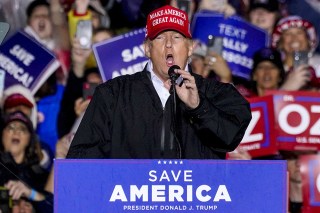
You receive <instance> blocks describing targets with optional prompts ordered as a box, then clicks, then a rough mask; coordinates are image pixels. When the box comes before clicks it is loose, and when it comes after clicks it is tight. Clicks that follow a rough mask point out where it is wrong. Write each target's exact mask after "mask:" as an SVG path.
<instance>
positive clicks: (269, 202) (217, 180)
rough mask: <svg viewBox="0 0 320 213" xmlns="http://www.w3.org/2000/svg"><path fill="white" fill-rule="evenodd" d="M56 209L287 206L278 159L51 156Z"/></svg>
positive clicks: (109, 212) (110, 211) (108, 212)
mask: <svg viewBox="0 0 320 213" xmlns="http://www.w3.org/2000/svg"><path fill="white" fill-rule="evenodd" d="M54 186H55V189H54V190H55V194H54V200H55V203H54V210H55V212H56V213H64V212H66V213H67V212H68V213H70V212H77V213H79V212H86V213H87V212H90V213H95V212H97V213H101V212H104V213H117V212H121V213H122V212H126V213H128V212H136V213H138V212H139V213H140V212H170V213H172V212H190V213H193V212H224V213H225V212H232V213H234V212H237V213H242V212H245V213H247V212H251V213H255V212H257V213H258V212H259V213H262V212H268V213H269V212H287V206H288V187H287V164H286V161H282V160H250V161H249V160H248V161H244V160H175V159H172V160H120V159H119V160H118V159H117V160H114V159H112V160H97V159H90V160H78V159H77V160H76V159H60V160H56V161H55V178H54Z"/></svg>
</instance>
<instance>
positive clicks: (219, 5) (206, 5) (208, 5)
mask: <svg viewBox="0 0 320 213" xmlns="http://www.w3.org/2000/svg"><path fill="white" fill-rule="evenodd" d="M198 10H199V11H203V10H204V11H205V10H207V11H215V12H219V13H223V14H224V15H225V16H226V17H229V16H232V15H234V14H236V10H235V8H234V7H233V6H232V5H231V4H229V1H228V0H219V1H211V0H201V1H200V2H199V8H198Z"/></svg>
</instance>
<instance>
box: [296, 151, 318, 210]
mask: <svg viewBox="0 0 320 213" xmlns="http://www.w3.org/2000/svg"><path fill="white" fill-rule="evenodd" d="M299 160H300V164H301V175H302V190H303V212H304V213H307V212H308V213H313V212H314V213H316V212H320V156H319V155H302V156H301V157H300V158H299Z"/></svg>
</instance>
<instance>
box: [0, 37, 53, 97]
mask: <svg viewBox="0 0 320 213" xmlns="http://www.w3.org/2000/svg"><path fill="white" fill-rule="evenodd" d="M58 67H59V62H58V61H57V60H56V57H55V55H54V53H52V52H50V51H49V50H48V49H46V48H45V47H44V46H43V45H42V44H40V43H39V42H37V41H36V40H35V39H33V38H32V37H30V36H29V35H28V34H26V33H25V32H23V31H18V32H17V33H15V34H14V35H13V36H11V37H10V38H8V40H6V42H4V43H3V44H2V45H1V46H0V71H1V72H3V73H4V74H5V84H4V89H6V88H7V87H9V86H11V85H13V84H22V85H23V86H25V87H27V88H28V89H30V91H31V93H32V94H35V93H36V92H37V90H38V89H39V88H40V87H41V86H42V84H43V83H44V82H45V81H46V80H47V79H48V78H49V77H50V75H52V73H53V72H54V71H55V70H56V69H57V68H58Z"/></svg>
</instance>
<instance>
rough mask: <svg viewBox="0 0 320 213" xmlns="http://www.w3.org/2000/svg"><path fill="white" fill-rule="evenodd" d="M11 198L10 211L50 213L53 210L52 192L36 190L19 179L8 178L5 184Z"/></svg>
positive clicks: (18, 212)
mask: <svg viewBox="0 0 320 213" xmlns="http://www.w3.org/2000/svg"><path fill="white" fill-rule="evenodd" d="M5 187H6V188H7V189H8V190H9V195H10V196H11V198H12V200H13V201H12V213H21V212H24V213H34V212H36V213H51V212H53V194H52V193H49V192H46V191H41V192H40V191H36V190H35V189H32V188H31V187H29V186H28V185H26V184H25V183H23V182H22V181H19V180H10V181H8V182H7V183H6V184H5Z"/></svg>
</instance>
